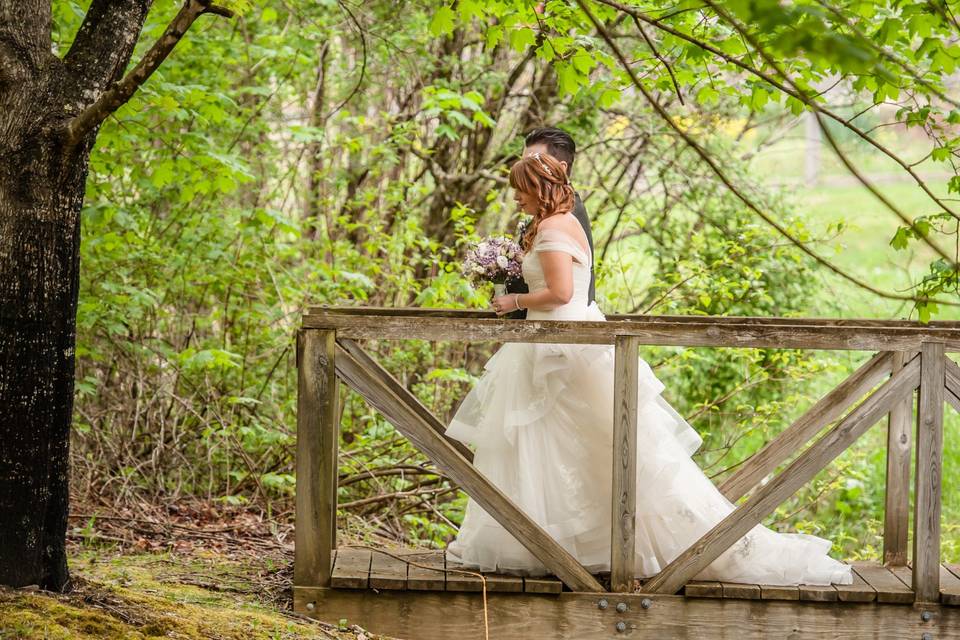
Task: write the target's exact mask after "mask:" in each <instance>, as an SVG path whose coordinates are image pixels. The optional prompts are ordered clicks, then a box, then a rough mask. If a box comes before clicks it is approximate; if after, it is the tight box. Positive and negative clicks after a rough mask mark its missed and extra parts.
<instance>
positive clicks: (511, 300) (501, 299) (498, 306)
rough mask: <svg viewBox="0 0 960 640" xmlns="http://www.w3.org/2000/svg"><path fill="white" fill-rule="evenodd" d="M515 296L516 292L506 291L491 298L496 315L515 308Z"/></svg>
mask: <svg viewBox="0 0 960 640" xmlns="http://www.w3.org/2000/svg"><path fill="white" fill-rule="evenodd" d="M515 296H516V294H513V293H508V294H507V295H505V296H498V297H496V298H494V299H493V303H492V306H493V310H494V311H495V312H496V313H497V315H498V316H502V315H503V314H505V313H510V312H511V311H516V310H517V303H516V300H515Z"/></svg>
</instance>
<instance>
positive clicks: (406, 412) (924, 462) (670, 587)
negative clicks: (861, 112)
mask: <svg viewBox="0 0 960 640" xmlns="http://www.w3.org/2000/svg"><path fill="white" fill-rule="evenodd" d="M607 320H608V321H607V322H602V323H601V322H564V321H552V322H545V321H544V322H537V321H530V322H517V321H507V320H502V319H497V318H492V317H490V314H486V313H483V312H454V311H448V310H419V309H416V310H411V309H388V310H370V309H363V308H351V309H341V310H328V309H320V310H316V309H314V310H312V311H311V313H310V314H308V315H307V316H306V317H305V318H304V329H303V330H301V332H300V333H299V334H298V340H297V362H298V367H299V375H298V383H299V386H298V388H299V393H298V405H297V406H298V418H297V439H298V441H297V527H296V564H295V572H294V583H295V586H296V588H295V592H296V593H298V594H303V593H307V592H310V593H313V592H312V591H310V590H315V591H316V592H317V593H319V592H320V591H324V590H325V588H326V587H329V586H330V585H331V575H330V574H331V562H330V558H331V552H332V551H333V550H334V549H335V547H336V537H335V536H336V489H337V439H338V424H337V419H338V410H337V402H338V393H337V379H338V377H339V379H341V380H343V381H345V382H347V383H348V384H349V386H350V387H352V388H353V389H354V390H355V391H357V392H359V393H360V394H361V395H363V396H364V397H365V398H366V399H367V401H368V402H369V403H370V404H371V405H372V406H373V407H375V408H376V409H378V410H379V411H380V412H381V413H383V414H384V416H386V417H387V419H388V420H390V421H391V422H392V423H393V424H394V426H396V427H397V429H398V430H399V431H400V432H401V433H403V434H404V435H405V436H407V438H409V439H410V440H411V441H412V442H413V444H414V445H415V446H416V447H417V448H419V449H420V450H421V451H423V452H424V453H425V454H427V455H428V456H429V457H430V458H431V459H432V460H433V462H434V463H435V464H436V465H437V466H438V468H440V469H441V470H443V471H444V472H445V473H446V474H447V475H448V476H449V477H450V478H451V479H452V480H453V481H454V482H455V483H457V484H458V485H460V486H461V487H463V489H464V490H465V491H467V493H469V494H470V495H471V496H472V497H473V498H474V499H475V500H477V502H478V503H479V504H480V505H481V506H482V507H483V508H484V509H485V510H486V511H487V512H488V513H490V514H491V515H492V516H494V517H495V518H496V519H497V520H498V521H499V522H500V523H501V524H502V525H503V526H504V527H506V528H507V529H508V530H510V531H511V532H512V533H513V534H514V535H515V537H516V538H517V539H518V540H519V541H520V542H522V543H523V544H524V545H525V546H526V547H527V548H528V549H529V550H530V551H531V552H532V553H534V555H536V556H537V557H538V558H539V559H540V560H541V561H542V562H543V563H544V564H545V565H547V566H548V567H549V568H550V569H551V570H552V571H554V572H555V573H556V575H557V576H558V577H559V578H561V579H562V580H563V581H564V583H565V584H566V585H567V586H568V587H570V588H571V589H573V590H574V591H581V592H582V591H599V590H601V587H600V584H599V583H598V582H597V580H596V579H595V578H594V577H593V576H591V575H590V574H589V572H587V571H586V570H585V569H584V568H583V566H582V565H580V564H579V563H578V562H577V561H576V560H575V559H574V558H573V556H572V555H570V554H569V553H568V552H567V551H566V550H564V549H563V548H562V547H560V546H559V545H558V544H557V543H556V542H555V541H554V540H553V539H552V538H551V537H550V536H549V535H547V534H546V532H545V531H543V529H542V528H540V527H539V526H538V525H537V524H536V523H535V522H533V521H532V520H531V519H530V518H529V517H528V516H526V514H524V513H523V512H522V511H521V510H520V509H519V508H518V507H517V506H516V505H515V504H513V503H512V502H511V501H510V500H509V498H508V497H507V496H505V495H504V494H502V492H500V491H499V490H498V489H497V488H496V487H495V486H493V485H492V484H491V483H490V482H489V481H487V480H486V478H484V477H483V476H482V474H480V473H479V472H478V471H477V470H476V469H475V468H474V467H473V465H472V464H471V462H472V453H471V452H470V451H469V449H467V448H466V447H464V446H463V445H462V444H461V443H459V442H457V441H453V440H450V439H448V438H446V437H445V436H444V431H445V426H444V425H443V424H442V423H441V422H440V421H439V420H438V419H437V418H436V417H435V416H433V414H432V413H431V412H430V411H429V410H428V409H427V408H426V407H424V406H423V405H422V404H421V403H420V402H419V401H418V400H417V399H416V398H415V397H414V396H413V395H412V394H411V393H410V392H409V391H408V390H407V389H406V388H404V387H403V386H402V385H401V384H400V383H399V382H397V381H396V380H395V379H394V378H393V377H392V376H391V375H390V374H389V373H388V372H387V371H386V370H385V369H383V367H381V366H380V365H379V364H377V363H376V362H375V361H374V360H373V358H371V357H370V356H369V354H367V353H366V352H365V351H364V350H363V349H362V348H360V346H359V345H358V344H357V343H356V342H353V339H363V338H386V339H408V338H419V339H427V340H451V339H453V340H456V339H461V340H496V341H503V342H508V341H522V342H556V343H580V344H583V343H590V344H604V343H605V344H613V345H614V352H615V365H614V366H615V372H614V373H615V375H614V380H615V388H614V407H613V416H614V425H613V435H614V442H613V457H612V460H611V462H612V465H613V473H612V478H613V492H612V501H611V505H610V507H611V510H612V514H611V515H612V518H611V522H612V530H611V589H612V590H613V591H618V592H628V591H631V590H632V588H633V586H634V584H633V578H634V577H633V575H632V573H633V571H632V568H633V566H634V564H635V557H634V554H635V552H634V548H635V535H636V534H635V527H636V523H635V517H636V495H635V493H634V492H635V489H636V465H637V461H636V455H635V454H636V447H637V411H638V407H637V378H638V369H637V350H638V347H639V345H640V344H649V345H654V344H664V345H677V346H716V347H754V348H763V347H773V348H812V349H858V350H863V349H870V350H873V351H877V354H876V355H875V356H874V357H873V358H871V359H870V361H869V362H867V363H866V364H864V365H863V366H862V367H860V368H859V369H858V370H857V371H856V372H854V373H853V374H852V375H851V376H850V377H849V378H847V379H846V380H845V381H844V382H843V383H841V384H840V385H838V386H837V387H836V388H835V389H833V390H832V391H830V392H829V393H828V394H826V395H825V396H824V397H823V398H821V399H820V400H819V401H818V402H817V403H816V404H815V405H814V406H813V407H811V409H810V410H808V411H807V412H806V413H804V415H803V416H801V417H800V418H799V419H798V420H796V421H795V422H794V423H793V424H791V425H790V426H789V427H788V428H787V429H786V430H785V431H784V432H783V433H781V434H780V435H779V436H778V437H777V438H776V439H774V440H773V441H771V442H770V443H768V444H767V445H766V446H765V447H763V448H762V449H761V450H760V451H759V452H758V453H757V454H755V455H754V456H753V457H752V458H751V459H749V460H747V461H746V462H745V463H744V464H743V465H742V466H741V467H740V469H739V470H738V471H737V472H736V473H735V474H733V476H731V477H730V478H729V479H728V480H727V481H726V482H725V483H724V484H723V485H722V486H721V487H720V488H721V491H722V492H723V493H724V494H725V495H726V496H727V497H728V498H729V499H731V500H733V501H736V500H738V499H740V498H742V497H744V496H747V498H746V500H745V501H743V502H742V504H740V505H739V506H738V507H737V508H736V509H735V510H734V511H733V512H732V513H730V514H729V516H727V517H726V518H725V519H724V520H723V521H721V522H720V523H718V524H717V525H716V526H715V527H714V528H713V529H711V530H710V531H709V532H707V533H706V534H705V535H704V536H703V537H702V538H701V539H700V540H699V541H698V542H696V543H695V544H694V545H693V546H691V547H690V548H689V549H687V550H686V551H685V552H683V553H682V554H681V555H680V556H679V557H678V558H676V559H675V560H674V561H673V562H672V563H670V564H669V565H668V566H667V567H665V568H664V569H663V571H661V572H660V574H659V575H657V576H655V577H653V578H652V579H650V580H648V581H646V582H645V583H644V584H643V591H644V593H648V594H651V597H652V596H653V595H656V596H657V597H658V598H664V597H667V598H672V597H674V596H673V595H672V594H674V593H677V591H678V590H679V589H680V588H682V587H683V586H684V585H685V584H686V583H688V582H689V581H690V578H692V577H693V576H695V575H696V574H697V573H698V572H699V571H701V570H702V569H703V568H705V567H706V566H707V565H708V564H710V563H711V562H712V561H713V560H714V559H715V558H717V557H718V556H719V555H720V554H721V553H723V552H724V551H725V550H726V549H728V548H729V547H730V546H731V545H732V544H734V543H735V542H736V541H737V540H739V539H740V538H741V537H742V536H743V535H744V534H746V533H747V532H748V531H749V530H750V529H751V528H752V527H753V526H755V525H756V524H758V523H759V522H761V521H762V520H763V518H764V517H766V516H767V515H768V514H769V513H771V512H772V510H773V509H775V508H776V507H777V506H778V505H779V504H780V503H782V502H783V501H784V500H786V499H787V498H789V497H790V496H791V495H792V494H793V493H794V492H795V491H796V490H797V489H799V488H800V487H801V486H802V485H803V484H805V483H806V482H808V481H809V480H810V479H811V478H813V476H814V475H816V473H818V472H819V471H820V470H821V469H823V468H824V467H825V466H826V465H827V464H829V463H830V461H832V460H833V459H834V458H836V457H837V456H838V455H840V453H842V452H843V451H844V450H845V449H846V448H847V447H848V446H850V444H852V443H853V442H854V441H856V439H857V438H858V437H859V436H860V435H862V434H863V433H864V432H865V431H866V430H867V429H868V428H870V426H871V425H872V424H874V423H875V422H877V421H878V420H879V419H881V418H882V417H883V416H884V415H889V421H888V425H887V430H888V431H887V444H888V458H887V483H886V496H885V501H886V513H885V536H884V562H885V564H887V565H888V566H889V567H890V571H891V572H901V573H903V575H900V573H896V574H894V575H897V576H898V577H897V579H898V580H899V581H900V582H901V583H903V582H905V583H906V585H912V590H911V589H907V593H908V594H909V596H910V598H911V599H912V598H914V597H915V599H916V602H917V603H918V605H917V606H919V605H920V603H934V602H937V601H938V598H939V599H941V600H942V598H943V597H945V596H944V593H943V589H941V585H940V580H941V579H942V578H941V576H942V575H945V574H944V568H943V567H941V565H940V563H939V543H940V500H941V496H940V490H941V474H942V455H943V453H942V447H943V433H942V432H943V403H944V401H946V402H948V403H950V404H951V405H952V406H953V407H954V408H956V409H957V410H958V411H960V366H958V365H957V364H956V363H954V362H953V361H952V360H950V359H948V358H947V357H946V355H945V352H946V351H954V352H955V351H960V323H930V324H929V325H919V324H917V323H909V322H903V321H893V322H885V321H872V320H840V321H824V320H820V319H802V318H800V319H798V318H776V319H765V318H700V317H682V316H665V317H659V318H658V317H649V316H641V317H632V316H629V317H628V316H614V315H611V316H608V317H607ZM917 352H919V353H917ZM888 376H889V379H887V380H886V381H885V382H884V379H885V378H887V377H888ZM881 383H882V384H881ZM878 385H879V387H878ZM917 389H919V392H918V394H917V396H918V398H917V411H916V416H917V418H916V433H915V436H914V438H911V433H910V431H911V429H910V424H909V423H910V418H911V416H912V415H913V414H914V411H913V402H914V393H915V392H916V391H917ZM868 394H869V395H868ZM864 396H867V397H866V398H865V399H863V400H862V401H860V400H861V399H862V398H864ZM858 401H860V402H859V404H856V403H857V402H858ZM851 407H852V408H851ZM826 427H829V428H828V429H827V431H826V432H825V433H824V434H823V435H822V436H821V437H820V438H819V439H817V440H816V441H814V442H813V443H812V444H810V445H809V446H808V447H807V448H806V449H805V450H802V449H803V447H804V446H805V445H806V444H807V443H809V442H810V440H811V439H812V438H814V436H816V435H817V434H818V433H820V432H821V431H823V429H824V428H826ZM911 439H912V440H913V442H916V447H917V454H916V455H917V458H916V459H917V464H916V467H915V469H914V474H913V475H914V477H913V480H914V483H915V485H914V493H915V502H914V504H913V509H914V532H913V549H912V561H913V564H912V571H911V570H910V569H909V568H908V567H907V566H906V561H907V548H906V547H907V530H908V515H909V511H908V508H909V487H910V480H911V469H910V457H911V453H912V452H911ZM801 450H802V451H801ZM798 451H801V453H800V454H799V456H798V457H796V459H794V460H793V462H791V463H790V464H788V465H787V466H786V467H785V468H784V470H783V471H782V472H780V473H779V474H777V475H775V476H773V477H772V479H771V474H773V473H774V472H775V471H776V470H777V469H778V468H780V467H781V466H782V465H784V463H785V462H786V461H787V460H788V459H789V458H790V457H791V456H792V455H794V454H795V453H797V452H798ZM764 480H767V481H766V482H765V484H762V486H761V481H764ZM371 575H372V574H371ZM946 575H947V579H948V580H952V581H953V582H956V580H957V579H956V578H955V576H953V575H950V574H946ZM953 582H950V583H948V584H947V586H946V588H947V590H948V591H950V593H949V594H948V596H949V597H950V598H954V596H955V594H954V591H957V590H958V589H960V586H958V585H955V584H953ZM688 586H691V585H688ZM735 586H736V585H732V586H731V588H732V587H735ZM904 586H905V585H904ZM854 587H856V585H854ZM317 590H319V591H317ZM724 591H726V587H724ZM761 591H763V589H761ZM774 591H776V590H773V591H771V592H770V593H771V595H773V594H774ZM781 591H782V590H781ZM801 591H802V589H801ZM807 591H810V593H813V592H815V591H816V589H812V588H808V589H807ZM836 591H837V592H838V593H839V592H840V591H841V589H840V587H837V589H836ZM731 593H732V591H731ZM745 593H746V591H745ZM750 593H753V591H750ZM777 593H779V591H777ZM629 595H630V594H627V593H622V595H618V597H624V598H626V597H629ZM298 597H299V596H298ZM724 597H726V596H724ZM764 597H766V596H764ZM957 598H960V596H957ZM802 599H803V598H801V600H802ZM842 599H843V598H842V597H841V600H842ZM424 601H425V600H424ZM317 602H319V601H317ZM317 602H315V603H314V604H317ZM639 602H640V603H641V606H642V607H645V605H642V603H643V600H642V599H641V600H639ZM659 602H666V600H662V599H661V600H659ZM878 602H879V598H878ZM943 602H946V600H944V601H943ZM678 606H680V605H678ZM684 606H686V605H684ZM697 606H699V605H697ZM709 606H712V605H709ZM709 606H708V607H709ZM808 606H809V605H808ZM924 606H926V604H924ZM678 610H679V609H678ZM311 611H312V610H311ZM798 611H799V610H798ZM814 617H815V616H814ZM734 618H736V616H734ZM929 619H930V618H929V617H925V618H924V619H923V621H924V622H927V621H928V620H929ZM811 620H813V618H811ZM731 621H732V623H735V622H736V621H735V620H734V619H731ZM811 624H812V623H811ZM788 626H789V625H788ZM770 628H772V627H770ZM634 631H636V628H634Z"/></svg>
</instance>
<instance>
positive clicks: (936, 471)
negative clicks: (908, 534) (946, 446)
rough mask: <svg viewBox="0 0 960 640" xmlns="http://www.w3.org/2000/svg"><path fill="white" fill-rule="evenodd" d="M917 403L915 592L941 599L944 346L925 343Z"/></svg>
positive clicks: (923, 598) (925, 598)
mask: <svg viewBox="0 0 960 640" xmlns="http://www.w3.org/2000/svg"><path fill="white" fill-rule="evenodd" d="M920 359H921V360H920V362H921V374H920V400H919V402H918V404H917V436H916V439H917V474H916V482H915V485H914V509H913V591H914V594H915V595H916V599H917V601H918V602H938V601H939V600H940V487H941V475H942V473H943V395H944V379H945V371H944V369H945V365H946V363H945V362H944V361H945V359H946V358H945V356H944V346H943V344H942V343H939V342H925V343H923V347H922V352H921V354H920Z"/></svg>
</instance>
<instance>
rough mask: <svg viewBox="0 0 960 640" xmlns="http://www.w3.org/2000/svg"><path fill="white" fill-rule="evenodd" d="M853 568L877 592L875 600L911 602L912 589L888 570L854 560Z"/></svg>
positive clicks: (897, 602)
mask: <svg viewBox="0 0 960 640" xmlns="http://www.w3.org/2000/svg"><path fill="white" fill-rule="evenodd" d="M853 570H854V571H856V572H857V574H858V575H859V576H860V577H861V578H863V580H864V582H866V583H867V584H869V585H870V586H871V587H873V589H874V590H875V591H876V592H877V602H881V603H888V604H908V603H911V602H913V591H912V590H911V589H910V587H908V586H907V585H905V584H903V582H902V581H901V580H900V579H899V578H897V576H895V575H894V574H892V573H891V572H890V570H889V569H887V568H886V567H882V566H880V565H878V564H876V563H871V562H854V563H853Z"/></svg>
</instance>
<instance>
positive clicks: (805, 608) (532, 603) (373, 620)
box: [294, 588, 960, 640]
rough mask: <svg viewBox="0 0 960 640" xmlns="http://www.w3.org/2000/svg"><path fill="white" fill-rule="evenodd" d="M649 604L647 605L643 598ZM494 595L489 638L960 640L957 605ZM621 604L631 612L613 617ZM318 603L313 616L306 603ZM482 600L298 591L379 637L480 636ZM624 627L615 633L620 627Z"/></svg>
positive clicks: (327, 614)
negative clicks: (926, 616) (920, 607)
mask: <svg viewBox="0 0 960 640" xmlns="http://www.w3.org/2000/svg"><path fill="white" fill-rule="evenodd" d="M644 599H648V600H649V601H650V602H649V605H650V606H649V607H648V608H644V607H643V606H642V604H641V603H642V602H643V600H644ZM607 600H608V606H607V608H606V609H600V608H599V607H598V606H597V601H598V596H597V595H587V594H580V593H566V592H565V593H561V594H557V595H553V596H548V597H545V596H543V595H539V594H515V593H503V594H500V593H489V594H487V601H486V606H487V609H488V614H487V619H488V620H489V623H490V636H489V637H490V638H495V639H496V640H530V639H532V638H537V639H539V638H550V639H551V640H610V639H611V638H619V637H625V638H630V639H631V640H665V639H668V638H669V639H670V640H708V639H709V640H712V639H714V638H716V639H721V638H723V639H736V640H772V639H774V638H802V639H804V640H838V639H843V640H876V639H877V638H882V639H887V638H890V639H900V638H915V639H917V640H919V639H920V638H921V636H922V635H923V634H924V633H930V634H931V636H932V637H934V638H937V640H958V639H960V608H953V607H934V608H933V611H932V612H933V614H934V617H933V618H932V619H931V620H930V621H925V620H923V618H922V617H921V615H920V611H917V610H915V609H912V608H910V607H904V606H902V605H891V604H878V603H875V602H871V603H851V602H802V601H793V602H789V601H776V600H733V599H726V598H723V599H720V598H684V597H681V596H658V595H653V596H651V595H650V594H642V593H641V594H629V593H624V594H616V595H615V596H612V597H607ZM617 602H624V603H626V604H627V610H626V611H625V612H623V613H622V614H621V613H619V612H617V611H616V603H617ZM308 604H311V605H312V610H310V609H308V607H307V605H308ZM483 608H484V602H483V598H482V597H481V595H480V594H478V593H450V592H446V593H430V592H414V591H407V592H398V591H382V592H380V593H376V592H373V591H370V590H367V591H347V590H322V589H307V588H295V589H294V610H295V611H296V612H298V613H302V614H308V615H310V616H311V617H314V618H318V619H320V620H332V621H334V622H336V621H337V620H339V619H341V618H347V620H348V621H350V622H357V623H359V624H362V625H363V627H364V628H365V629H368V630H369V631H370V632H372V633H375V634H385V635H389V636H390V637H398V638H416V639H417V640H449V638H456V639H457V640H483V638H484V625H483V620H484V614H483ZM618 621H623V622H624V623H625V627H626V628H625V631H624V632H623V633H618V632H617V630H616V628H615V625H616V623H617V622H618Z"/></svg>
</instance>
